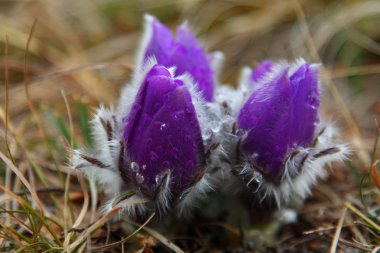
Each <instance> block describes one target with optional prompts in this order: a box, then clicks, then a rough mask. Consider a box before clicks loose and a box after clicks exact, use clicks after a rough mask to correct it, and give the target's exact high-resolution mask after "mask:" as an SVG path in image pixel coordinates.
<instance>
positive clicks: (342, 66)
mask: <svg viewBox="0 0 380 253" xmlns="http://www.w3.org/2000/svg"><path fill="white" fill-rule="evenodd" d="M144 13H150V14H152V15H155V16H157V17H158V18H159V19H160V21H161V22H163V23H164V24H166V25H168V26H169V27H170V28H172V29H173V30H174V29H175V27H176V26H177V25H179V24H180V23H182V22H183V21H185V20H187V21H188V23H189V25H190V27H191V28H192V30H193V31H194V33H195V34H196V35H197V36H198V38H199V39H200V41H201V42H202V44H203V45H204V46H205V48H206V49H207V51H208V52H213V51H221V52H223V53H224V55H225V62H224V66H223V70H222V72H221V75H222V77H221V80H222V81H223V83H225V84H228V85H236V84H237V83H238V78H239V74H240V70H241V68H242V67H243V66H250V67H254V66H256V64H257V63H258V62H260V61H261V60H263V59H268V58H270V59H274V60H282V59H286V60H294V59H297V58H299V57H303V58H305V59H306V60H307V61H309V62H316V63H321V82H322V88H323V103H322V112H323V115H324V118H326V119H327V120H329V121H332V122H334V123H335V124H336V125H337V126H338V127H339V129H340V135H341V136H342V139H343V140H344V141H345V142H347V143H350V145H351V147H352V148H353V150H354V152H353V154H352V157H351V162H350V163H349V164H347V165H346V166H344V167H342V168H338V169H336V170H335V172H334V173H333V174H332V176H331V177H330V178H329V180H328V181H326V182H323V183H321V185H320V186H319V187H318V189H315V190H314V191H315V192H314V194H313V197H312V198H310V199H309V200H308V202H307V203H306V205H305V207H304V208H303V210H302V211H301V220H303V224H304V225H305V224H306V225H305V226H306V228H304V227H302V229H300V228H299V227H296V228H294V227H292V228H291V229H290V230H285V232H284V233H282V234H281V235H282V237H281V236H280V238H293V237H291V236H290V237H289V235H294V234H297V235H300V236H301V238H302V231H304V230H307V229H312V228H315V227H319V226H322V225H326V226H332V225H333V224H336V222H337V220H338V219H339V217H340V214H341V213H340V211H337V210H341V208H342V205H343V203H344V202H345V201H350V202H352V203H355V204H357V205H358V206H361V205H362V203H361V202H360V196H359V190H360V189H362V188H360V185H362V186H363V184H362V182H363V180H362V179H363V175H366V173H368V172H369V168H370V165H371V154H374V152H373V151H374V143H375V140H376V126H375V125H376V124H375V119H376V118H377V119H379V116H380V43H379V41H380V29H379V27H380V1H376V0H374V1H364V0H362V1H360V0H335V1H334V0H320V1H315V0H299V1H296V0H294V1H292V0H277V1H276V0H269V1H265V0H260V1H258V0H236V1H232V0H230V1H228V0H209V1H207V0H177V1H174V0H161V1H156V0H144V1H137V0H124V1H122V0H92V1H78V0H65V1H43V0H40V1H38V0H30V1H27V0H25V1H11V0H0V118H1V120H2V121H1V126H0V132H1V138H3V136H4V134H5V132H7V134H8V135H9V147H10V150H11V153H12V154H14V158H15V159H21V160H22V159H24V158H25V157H28V159H29V160H28V162H25V163H32V164H34V166H31V167H38V168H39V169H38V170H36V171H35V172H30V174H31V175H32V174H33V173H36V174H37V175H38V173H40V174H41V173H42V174H44V173H46V175H47V176H46V177H47V178H46V181H47V182H48V185H56V186H57V185H61V183H60V182H59V180H57V179H56V178H54V176H49V175H52V174H53V172H52V171H53V170H52V169H51V168H52V167H54V166H53V164H54V163H55V164H60V165H62V166H63V168H62V170H63V171H64V167H65V163H66V162H67V161H66V155H65V153H64V150H63V149H62V147H57V148H56V149H53V151H52V152H53V153H54V154H53V155H54V157H55V162H53V161H52V159H51V156H52V153H51V151H47V150H46V148H45V146H44V145H42V144H41V143H42V141H41V138H42V137H46V138H47V139H48V142H50V143H52V145H53V146H57V145H58V144H56V141H57V140H59V136H62V135H63V136H64V137H66V138H67V139H69V138H70V139H72V140H75V144H76V145H78V146H81V145H90V138H89V134H88V131H87V132H86V127H88V125H86V123H85V122H87V120H88V118H89V117H90V115H91V113H92V112H93V111H94V109H95V108H96V107H97V106H98V105H99V104H105V105H112V104H113V105H115V104H116V103H117V100H118V95H119V91H120V89H121V87H122V86H123V85H125V84H126V83H127V81H128V80H129V78H130V75H131V71H132V70H133V64H134V58H135V53H136V50H137V48H138V47H139V42H140V35H141V32H142V21H143V14H144ZM35 22H36V23H35ZM34 23H35V27H34V30H33V33H31V30H32V27H33V24H34ZM29 35H31V39H30V44H29V48H28V52H27V56H28V64H27V68H25V50H26V44H27V40H28V37H29ZM25 69H27V70H28V71H25ZM25 72H27V75H25ZM25 76H26V77H27V84H28V87H27V90H26V89H25ZM6 91H8V92H6ZM26 91H27V92H26ZM7 97H8V99H6V98H7ZM31 104H32V106H31ZM68 110H69V112H70V113H68V112H67V111H68ZM87 112H88V113H87ZM6 114H7V115H8V128H7V129H6V128H5V122H6V120H5V119H6V116H5V115H6ZM36 114H38V115H40V116H39V117H36ZM41 125H42V129H43V130H44V131H45V132H46V133H45V135H44V134H43V133H42V134H41ZM78 129H79V130H78ZM83 129H84V131H82V130H83ZM44 131H42V132H44ZM57 138H58V139H57ZM7 148H8V147H7V145H6V143H5V141H3V140H1V141H0V149H1V150H2V151H3V152H4V153H5V150H7ZM375 149H376V148H375ZM377 157H378V156H377ZM372 158H374V156H372ZM373 161H374V159H372V162H373ZM37 165H38V166H37ZM26 167H27V166H26ZM25 170H28V169H27V168H26V169H25ZM32 171H34V170H33V169H32ZM38 171H39V172H38ZM45 171H48V172H45ZM40 176H41V175H40ZM4 177H6V175H4ZM36 178H39V177H38V176H36ZM35 184H36V185H39V181H38V180H36V183H35ZM74 184H77V182H76V183H74ZM365 186H366V187H367V188H365V189H366V191H367V193H368V192H371V190H372V189H375V188H373V187H374V185H373V184H370V183H368V184H365ZM366 191H364V192H366ZM74 193H75V192H74ZM77 193H78V192H77ZM369 195H370V197H369V198H368V199H369V200H368V201H369V202H368V203H367V204H368V206H373V205H374V208H375V210H377V208H378V204H376V203H378V201H379V194H377V195H375V196H373V194H372V193H371V194H369ZM77 197H78V196H77ZM73 198H74V197H73ZM78 198H79V199H80V198H81V196H79V197H78ZM375 213H376V212H375ZM350 219H351V223H350V224H353V221H354V216H352V217H351V218H350ZM297 229H298V230H297ZM289 231H291V232H289ZM330 232H331V231H330ZM369 234H370V232H368V231H366V230H364V232H363V231H361V230H357V231H356V230H355V229H354V230H352V229H348V231H345V233H344V236H346V239H347V240H351V239H352V238H354V241H359V242H361V243H363V244H365V243H367V244H371V243H373V241H372V239H370V236H369ZM286 236H288V237H286ZM326 238H327V239H326ZM326 238H325V239H326V240H325V241H326V245H328V246H329V244H330V241H331V238H330V237H326ZM328 238H330V239H328ZM319 239H320V238H319ZM319 239H318V240H319ZM284 240H285V239H284ZM313 240H314V239H310V240H308V241H307V243H309V242H310V241H313ZM280 242H286V240H285V241H281V240H280ZM297 242H298V241H297ZM305 243H306V242H303V241H301V242H299V244H296V246H294V247H296V248H297V247H298V246H299V245H303V246H302V247H305V246H304V245H305ZM307 247H314V248H312V249H315V250H317V249H320V247H322V246H321V245H318V244H317V245H314V244H313V245H311V246H310V245H309V246H307ZM297 249H298V248H297ZM308 249H309V250H310V249H311V248H308ZM320 250H321V251H320V252H326V251H324V248H323V247H322V249H320ZM295 252H297V251H295ZM298 252H300V251H298ZM305 252H306V251H305ZM317 252H318V250H317Z"/></svg>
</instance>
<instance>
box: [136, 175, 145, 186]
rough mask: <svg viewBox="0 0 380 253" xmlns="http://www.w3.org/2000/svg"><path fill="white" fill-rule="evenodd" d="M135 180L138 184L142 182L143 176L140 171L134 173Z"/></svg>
mask: <svg viewBox="0 0 380 253" xmlns="http://www.w3.org/2000/svg"><path fill="white" fill-rule="evenodd" d="M136 182H137V183H138V184H142V183H143V182H144V176H143V175H141V174H140V173H136Z"/></svg>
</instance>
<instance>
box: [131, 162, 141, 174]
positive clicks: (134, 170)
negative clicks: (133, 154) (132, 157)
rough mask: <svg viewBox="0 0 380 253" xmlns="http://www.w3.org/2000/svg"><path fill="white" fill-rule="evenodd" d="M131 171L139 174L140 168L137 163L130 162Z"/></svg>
mask: <svg viewBox="0 0 380 253" xmlns="http://www.w3.org/2000/svg"><path fill="white" fill-rule="evenodd" d="M131 170H132V171H133V172H139V170H140V166H139V165H138V163H136V162H131Z"/></svg>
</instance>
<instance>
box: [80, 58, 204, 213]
mask: <svg viewBox="0 0 380 253" xmlns="http://www.w3.org/2000/svg"><path fill="white" fill-rule="evenodd" d="M202 101H203V100H202V98H201V97H200V95H199V94H198V93H197V92H196V91H195V85H194V83H192V79H191V77H190V76H188V75H182V76H175V74H174V69H168V68H166V67H164V66H162V65H159V64H157V62H156V61H155V60H154V59H151V60H148V61H147V62H146V65H145V67H144V68H143V70H140V71H137V72H136V73H135V76H134V78H133V81H132V84H130V85H129V86H126V88H125V89H124V91H123V92H122V95H121V99H120V104H119V108H118V109H117V110H116V111H113V110H106V109H104V108H100V109H99V110H98V112H97V114H96V116H95V118H94V120H93V126H94V127H93V128H94V129H93V130H94V133H95V134H94V135H95V137H96V138H95V141H96V143H95V147H96V148H97V150H96V152H93V153H94V154H92V155H88V154H86V153H85V152H83V151H81V150H77V151H75V152H74V158H73V166H74V168H77V169H79V170H81V171H82V172H84V173H85V174H87V175H88V176H90V177H93V178H95V180H96V181H98V182H99V183H100V184H103V185H104V186H105V187H104V188H105V190H106V192H107V193H108V195H109V196H110V198H111V201H110V202H109V204H108V205H107V206H106V209H110V208H112V207H113V206H115V205H122V206H124V207H125V209H126V211H127V212H128V213H129V214H130V215H141V214H144V213H145V212H146V211H147V210H156V211H159V212H160V213H161V214H165V213H166V212H168V211H171V210H172V209H176V208H177V209H178V214H179V215H182V214H185V213H187V212H188V211H189V210H190V207H192V206H194V204H195V203H196V200H197V199H199V198H201V197H204V196H205V192H206V191H207V190H209V189H211V186H210V182H209V181H208V177H209V175H208V172H207V171H206V169H207V166H208V165H209V164H206V156H205V146H204V142H203V139H202V129H207V120H206V119H205V118H204V117H206V114H205V113H204V112H203V102H202ZM131 202H132V203H134V204H133V205H130V203H131ZM136 203H137V204H136Z"/></svg>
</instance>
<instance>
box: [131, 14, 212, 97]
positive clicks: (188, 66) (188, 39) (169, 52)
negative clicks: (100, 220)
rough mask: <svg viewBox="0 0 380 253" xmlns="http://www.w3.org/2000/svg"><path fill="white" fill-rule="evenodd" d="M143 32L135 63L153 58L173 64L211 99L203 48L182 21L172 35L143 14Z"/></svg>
mask: <svg viewBox="0 0 380 253" xmlns="http://www.w3.org/2000/svg"><path fill="white" fill-rule="evenodd" d="M145 19H146V25H145V34H144V38H143V42H142V49H141V52H140V54H139V56H138V66H141V65H142V64H143V63H144V62H145V61H146V60H147V59H149V58H151V57H153V56H154V57H155V58H156V60H157V62H158V64H160V65H163V66H165V67H172V66H174V67H176V74H178V75H181V74H184V73H189V74H190V75H191V76H192V77H193V78H194V79H195V81H196V82H197V83H198V91H200V92H201V93H202V94H203V97H204V99H206V100H207V101H212V100H213V95H214V81H213V70H212V69H211V66H210V63H209V61H208V59H207V55H206V53H205V50H204V49H203V47H202V46H201V45H200V44H199V43H198V41H197V40H196V38H195V36H194V35H193V34H192V33H191V31H190V30H189V28H188V27H187V25H186V23H184V24H183V25H181V26H180V27H179V28H178V29H177V34H176V37H175V38H173V35H172V33H171V32H170V30H169V29H168V28H167V27H166V26H165V25H163V24H161V23H160V22H159V21H158V20H157V19H156V18H155V17H153V16H150V15H146V16H145Z"/></svg>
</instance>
